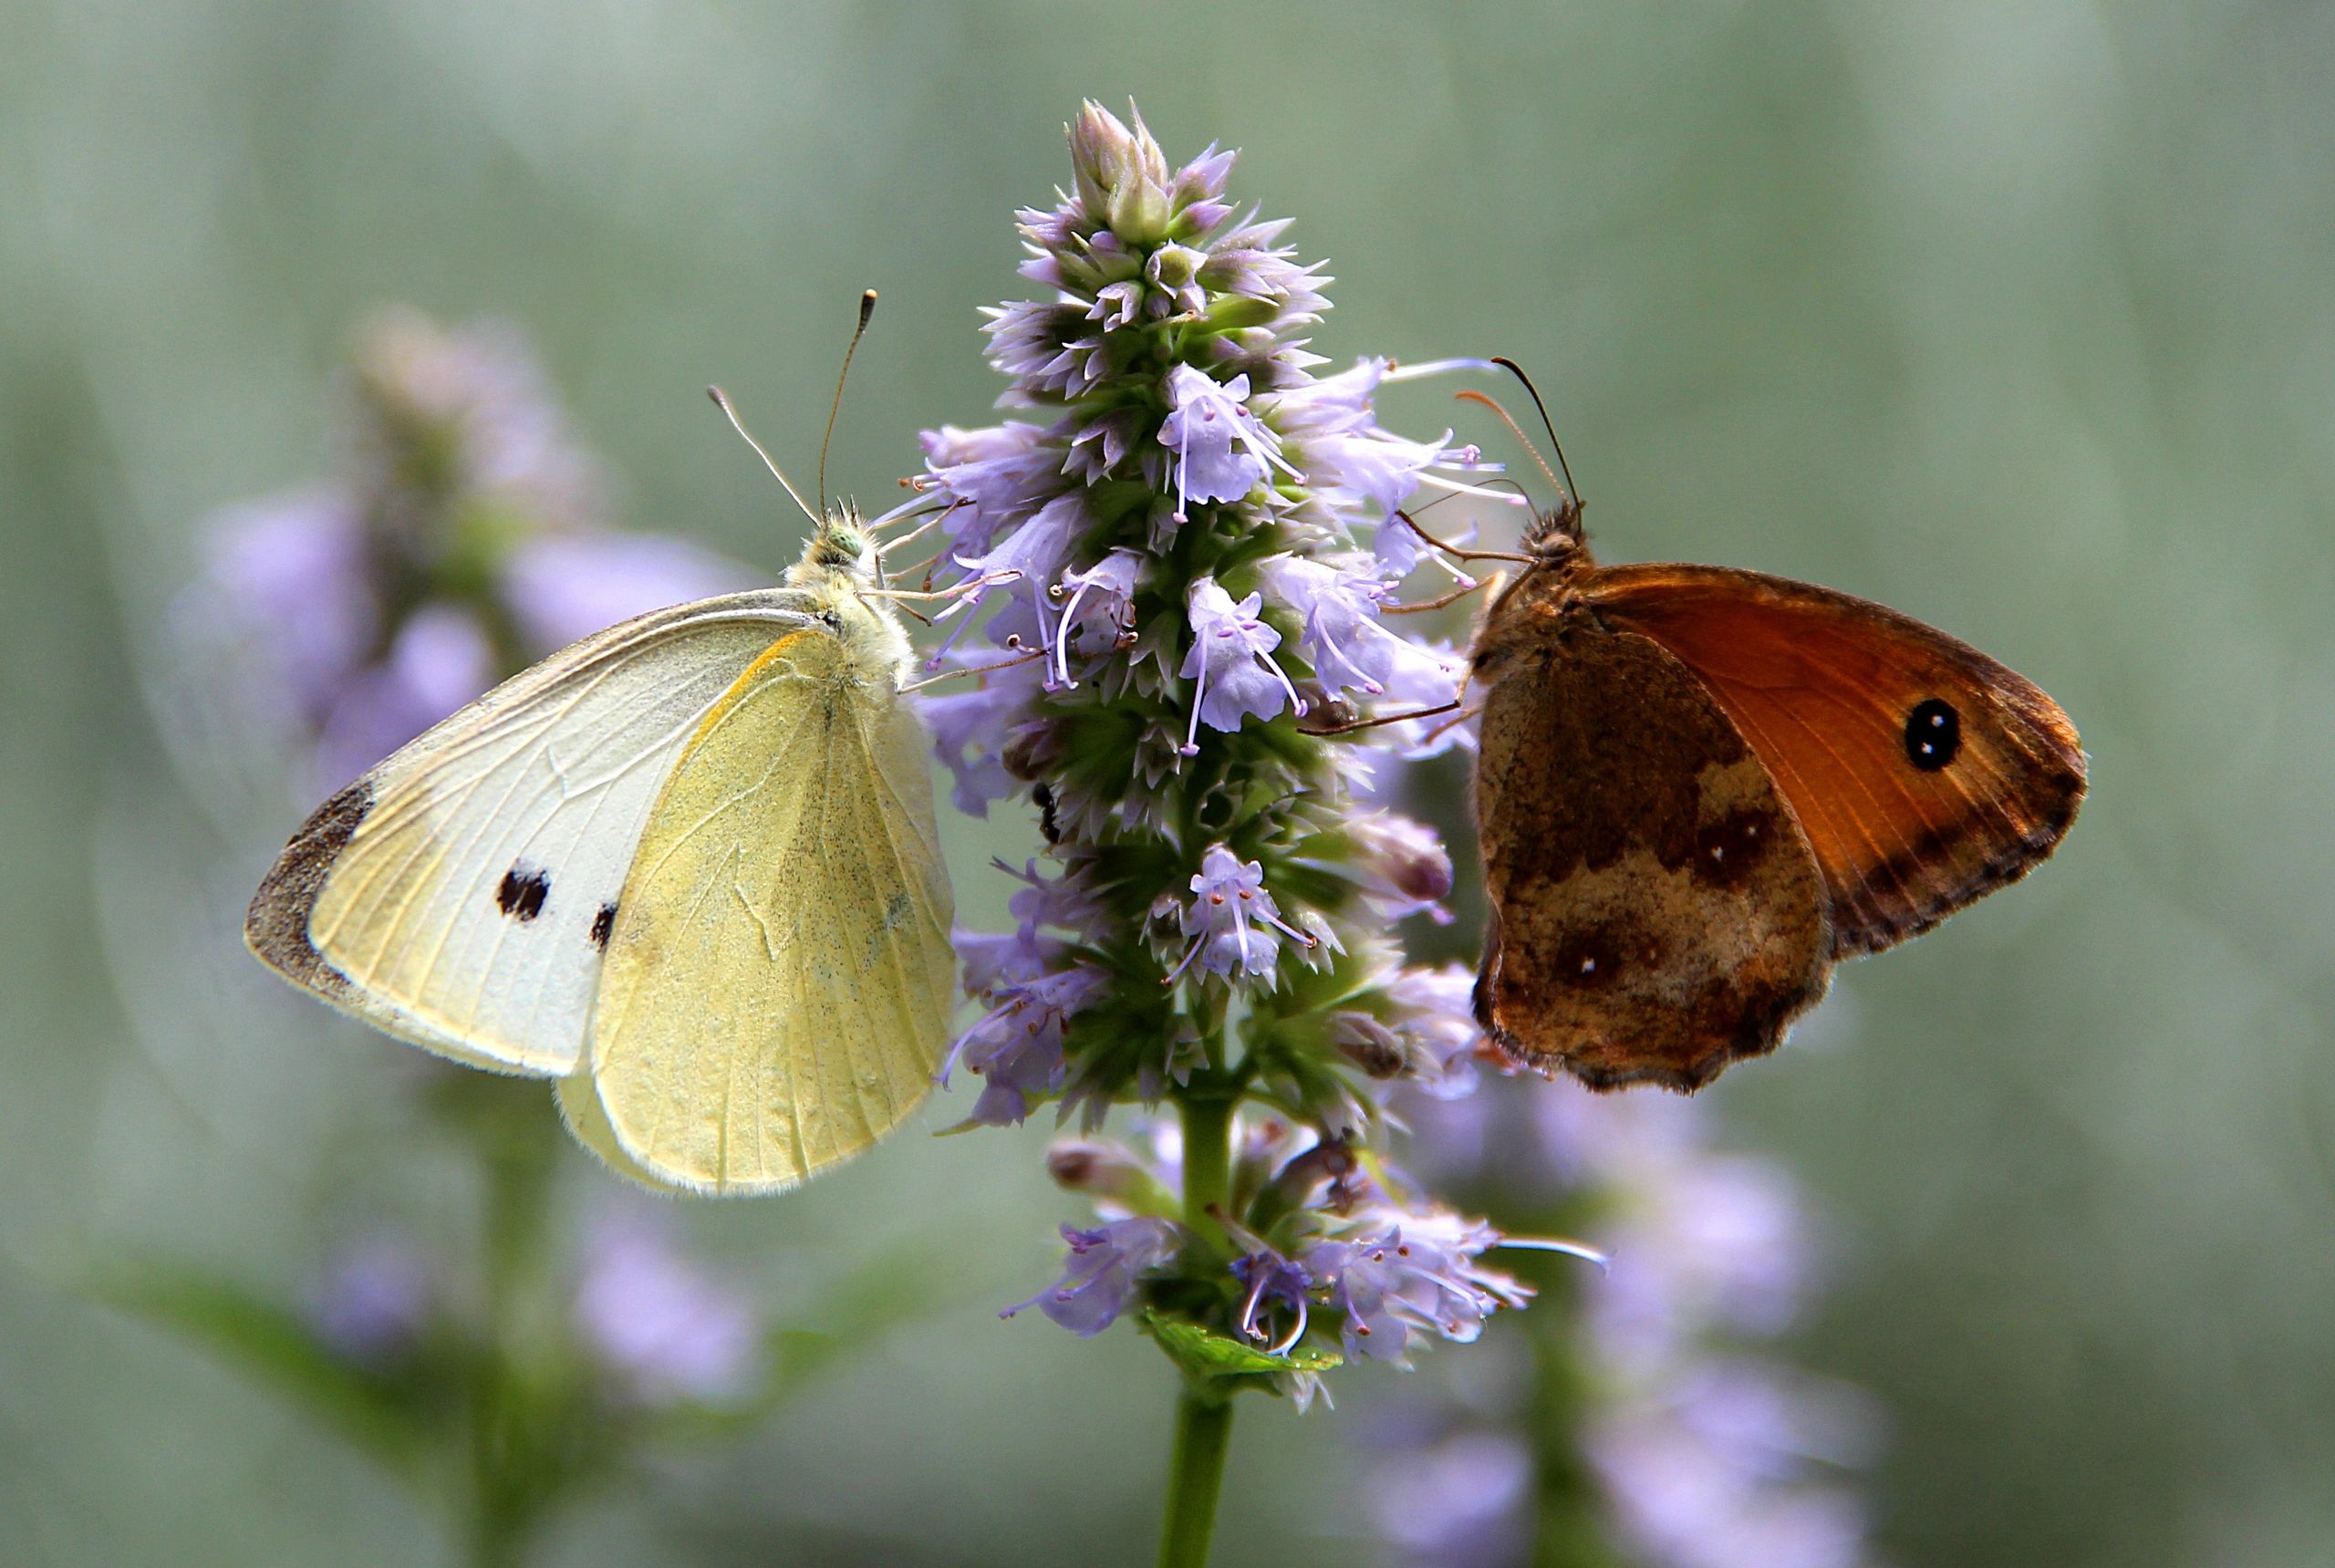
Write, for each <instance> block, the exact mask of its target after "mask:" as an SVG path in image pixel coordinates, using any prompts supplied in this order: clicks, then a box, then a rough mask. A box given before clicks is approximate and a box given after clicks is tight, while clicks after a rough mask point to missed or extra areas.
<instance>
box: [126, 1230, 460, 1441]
mask: <svg viewBox="0 0 2335 1568" xmlns="http://www.w3.org/2000/svg"><path fill="white" fill-rule="evenodd" d="M90 1294H92V1295H93V1296H95V1297H96V1298H97V1299H99V1300H100V1301H103V1302H108V1303H111V1304H112V1305H114V1306H118V1307H120V1308H122V1309H123V1310H124V1311H126V1312H130V1313H131V1314H135V1315H137V1316H139V1317H141V1318H143V1319H145V1320H146V1321H147V1322H148V1323H150V1324H155V1325H156V1326H158V1327H161V1328H165V1329H169V1330H171V1332H173V1333H175V1334H179V1335H180V1336H181V1337H182V1338H184V1339H187V1340H190V1341H192V1342H193V1343H194V1344H195V1345H200V1346H201V1347H202V1348H203V1349H204V1350H207V1351H209V1352H210V1353H211V1354H212V1355H214V1356H216V1357H217V1358H218V1359H219V1360H221V1361H223V1362H225V1363H226V1364H228V1365H229V1366H233V1367H235V1368H236V1369H237V1370H239V1371H241V1372H243V1373H244V1374H245V1375H246V1376H249V1377H250V1378H251V1379H252V1380H253V1381H254V1382H255V1383H257V1384H260V1385H261V1386H265V1387H267V1388H270V1389H273V1390H274V1391H275V1393H276V1394H278V1395H280V1396H282V1397H284V1398H285V1399H287V1400H288V1401H290V1402H291V1403H292V1404H294V1405H295V1406H297V1407H300V1408H302V1409H304V1410H306V1411H307V1412H308V1413H309V1414H310V1415H311V1416H313V1417H316V1418H317V1420H319V1421H321V1422H322V1423H324V1424H325V1425H326V1426H327V1427H329V1428H332V1429H333V1430H335V1431H337V1432H338V1433H339V1434H340V1435H341V1436H342V1437H343V1438H347V1439H348V1441H349V1442H350V1443H351V1444H353V1445H354V1446H356V1447H357V1448H358V1449H362V1450H363V1451H364V1452H366V1453H367V1454H368V1455H370V1456H371V1457H372V1458H373V1459H376V1460H377V1461H379V1463H381V1464H383V1465H385V1466H387V1467H388V1468H389V1469H393V1470H396V1471H397V1472H399V1473H400V1474H401V1475H405V1476H408V1477H417V1476H418V1475H419V1473H420V1470H421V1469H422V1466H423V1464H424V1462H425V1461H426V1459H427V1458H428V1455H429V1452H430V1449H431V1442H432V1438H433V1437H434V1435H435V1434H434V1433H433V1432H432V1431H431V1428H430V1426H429V1424H428V1422H427V1421H426V1420H425V1419H424V1417H423V1414H422V1411H421V1410H420V1408H418V1407H417V1402H416V1401H415V1400H413V1399H412V1398H410V1397H409V1395H410V1392H411V1391H410V1390H408V1389H406V1388H405V1387H403V1386H402V1385H400V1383H398V1382H396V1381H394V1380H392V1379H390V1378H388V1377H384V1376H379V1375H378V1374H375V1373H371V1372H368V1371H366V1370H364V1369H363V1368H361V1367H358V1366H352V1365H351V1364H349V1363H348V1362H347V1361H345V1360H343V1359H342V1358H341V1357H340V1356H339V1355H337V1354H336V1353H335V1351H334V1350H333V1348H332V1346H331V1345H327V1343H326V1342H325V1341H324V1340H323V1339H321V1338H319V1337H318V1336H317V1334H316V1332H315V1331H314V1330H313V1329H311V1328H310V1327H309V1326H308V1324H307V1323H306V1320H305V1319H303V1318H301V1317H300V1316H299V1315H298V1314H296V1313H293V1312H291V1311H289V1310H287V1309H286V1308H285V1307H283V1306H280V1305H278V1304H277V1303H275V1302H272V1301H269V1300H267V1299H266V1298H265V1297H263V1296H260V1295H258V1294H255V1293H253V1292H252V1291H251V1290H250V1289H248V1288H247V1287H245V1286H244V1285H241V1284H238V1283H236V1282H233V1281H232V1280H226V1279H222V1278H219V1277H217V1276H214V1275H211V1274H206V1273H203V1272H200V1271H197V1270H194V1269H192V1268H187V1267H184V1266H182V1265H179V1264H174V1263H167V1262H157V1261H154V1260H140V1261H139V1262H132V1263H128V1264H124V1265H122V1266H120V1267H118V1268H115V1269H113V1270H111V1271H110V1272H108V1273H107V1274H105V1275H104V1276H102V1277H100V1278H99V1279H98V1280H96V1281H94V1282H92V1284H91V1287H90Z"/></svg>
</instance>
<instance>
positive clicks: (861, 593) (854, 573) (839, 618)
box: [786, 502, 914, 686]
mask: <svg viewBox="0 0 2335 1568" xmlns="http://www.w3.org/2000/svg"><path fill="white" fill-rule="evenodd" d="M877 576H878V566H877V558H876V545H875V542H874V540H872V539H871V538H870V537H869V536H868V534H867V530H866V529H865V528H864V527H863V526H862V525H861V524H860V521H859V514H858V512H857V511H856V510H855V509H854V508H853V507H852V506H851V504H849V503H847V502H846V504H844V505H843V506H842V507H840V508H839V509H838V510H836V511H834V512H831V513H829V514H827V519H826V521H825V522H824V523H822V524H820V525H819V527H818V530H817V532H815V533H814V534H813V535H811V538H810V541H809V542H808V543H807V544H805V545H804V546H803V558H802V559H801V560H800V561H797V562H796V563H795V564H794V566H790V567H788V568H787V571H786V587H787V588H788V590H790V592H791V595H792V597H794V599H795V600H796V603H797V604H798V606H799V607H800V608H801V609H802V611H803V613H804V614H805V615H808V616H811V617H814V618H816V619H817V620H818V621H819V622H820V623H821V624H822V625H824V626H825V628H827V629H828V630H829V631H830V632H832V633H833V634H834V635H835V637H836V638H837V639H839V640H840V641H841V642H842V643H843V645H844V648H845V650H846V652H847V653H848V654H849V655H850V660H849V664H848V667H847V668H848V670H849V671H850V673H851V676H852V678H853V679H854V680H856V682H858V683H860V684H864V685H869V686H874V685H891V686H898V684H899V683H900V682H901V681H902V680H905V679H906V677H907V671H908V663H909V660H910V659H912V658H913V657H914V649H912V648H911V647H910V646H909V644H908V631H907V628H904V627H902V626H901V625H900V621H899V618H898V616H896V615H895V614H893V612H892V610H891V608H890V607H888V606H887V605H885V604H884V603H882V602H881V601H880V600H875V599H870V598H868V597H866V596H867V590H868V589H870V588H873V587H876V586H877Z"/></svg>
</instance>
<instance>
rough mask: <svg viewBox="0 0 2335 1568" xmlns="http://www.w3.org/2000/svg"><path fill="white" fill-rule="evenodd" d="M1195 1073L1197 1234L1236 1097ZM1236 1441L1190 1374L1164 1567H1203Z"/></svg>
mask: <svg viewBox="0 0 2335 1568" xmlns="http://www.w3.org/2000/svg"><path fill="white" fill-rule="evenodd" d="M1216 1076H1219V1075H1216V1074H1208V1075H1200V1074H1195V1075H1194V1080H1195V1081H1194V1083H1193V1085H1192V1086H1191V1088H1190V1089H1188V1090H1187V1091H1186V1093H1185V1094H1184V1096H1182V1100H1183V1114H1184V1223H1185V1224H1187V1225H1188V1226H1189V1227H1191V1229H1192V1231H1193V1232H1194V1234H1195V1235H1199V1236H1205V1235H1208V1234H1209V1233H1210V1232H1211V1231H1213V1230H1214V1226H1213V1225H1212V1224H1210V1222H1209V1210H1211V1209H1219V1208H1220V1207H1221V1206H1222V1205H1223V1202H1224V1199H1225V1196H1226V1194H1227V1193H1228V1192H1229V1191H1230V1189H1231V1183H1232V1107H1233V1104H1234V1100H1235V1098H1236V1097H1237V1091H1236V1092H1235V1093H1233V1094H1227V1093H1222V1092H1219V1085H1216V1084H1214V1083H1212V1082H1208V1081H1206V1080H1208V1079H1211V1078H1214V1077H1216ZM1231 1442H1232V1402H1231V1400H1230V1399H1228V1398H1224V1397H1221V1396H1219V1395H1216V1394H1214V1393H1212V1392H1211V1391H1210V1390H1209V1389H1208V1388H1207V1387H1206V1386H1204V1385H1203V1384H1202V1382H1201V1380H1200V1379H1199V1378H1196V1377H1191V1376H1187V1377H1186V1379H1185V1383H1184V1390H1183V1393H1182V1394H1181V1395H1180V1396H1179V1397H1178V1399H1177V1401H1176V1448H1175V1452H1174V1454H1173V1455H1172V1456H1171V1457H1170V1459H1169V1460H1168V1466H1167V1515H1166V1517H1165V1519H1164V1520H1163V1521H1161V1524H1160V1530H1159V1568H1206V1564H1207V1563H1208V1552H1209V1541H1210V1540H1211V1539H1212V1537H1213V1536H1214V1534H1215V1532H1216V1498H1217V1493H1218V1492H1219V1490H1222V1488H1223V1484H1224V1455H1225V1451H1226V1449H1229V1448H1230V1446H1231Z"/></svg>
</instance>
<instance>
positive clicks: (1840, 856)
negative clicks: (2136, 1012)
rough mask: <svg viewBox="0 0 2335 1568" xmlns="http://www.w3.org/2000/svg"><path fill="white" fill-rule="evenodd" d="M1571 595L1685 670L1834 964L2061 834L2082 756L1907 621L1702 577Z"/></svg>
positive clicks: (1832, 600)
mask: <svg viewBox="0 0 2335 1568" xmlns="http://www.w3.org/2000/svg"><path fill="white" fill-rule="evenodd" d="M1578 586H1579V588H1580V591H1581V592H1582V594H1583V597H1585V598H1586V599H1587V601H1588V604H1589V607H1590V608H1591V609H1592V610H1593V613H1594V614H1595V615H1596V617H1597V618H1598V619H1599V620H1600V621H1601V622H1603V623H1604V624H1605V625H1607V626H1609V627H1611V628H1613V629H1614V630H1617V631H1632V632H1636V633H1637V634H1639V635H1640V636H1643V637H1645V638H1646V639H1649V640H1651V641H1653V642H1654V643H1655V644H1656V645H1658V646H1659V647H1660V648H1662V649H1663V650H1664V651H1666V653H1668V654H1669V655H1670V656H1671V657H1673V658H1674V659H1677V660H1678V661H1679V662H1680V663H1681V664H1683V665H1685V666H1686V668H1687V669H1688V670H1691V671H1692V672H1693V673H1694V675H1695V676H1696V678H1697V680H1700V681H1701V682H1702V684H1703V686H1704V687H1705V688H1706V689H1707V691H1709V692H1710V694H1711V696H1712V697H1713V698H1714V699H1715V700H1716V701H1718V705H1719V707H1720V708H1721V709H1722V710H1723V711H1725V712H1726V714H1727V716H1728V719H1729V720H1730V721H1732V722H1733V723H1734V724H1735V726H1736V728H1737V729H1738V731H1739V732H1741V734H1742V736H1743V739H1744V741H1745V742H1747V743H1748V744H1749V746H1750V747H1751V749H1752V751H1753V752H1754V753H1756V754H1757V755H1758V756H1759V760H1760V761H1761V762H1762V763H1765V764H1766V766H1767V768H1768V771H1769V774H1771V775H1772V776H1773V777H1774V779H1775V782H1776V787H1777V789H1778V791H1779V792H1780V794H1782V796H1783V798H1784V801H1785V804H1786V805H1789V806H1790V809H1791V812H1792V814H1793V815H1794V816H1795V817H1796V818H1797V819H1798V821H1799V824H1800V828H1801V833H1802V834H1803V835H1804V836H1805V837H1806V838H1807V841H1808V846H1809V848H1810V850H1811V852H1812V853H1813V855H1814V856H1815V858H1816V864H1817V867H1818V869H1819V871H1820V872H1821V875H1822V877H1823V883H1824V888H1825V893H1826V897H1827V899H1828V901H1829V903H1830V905H1831V911H1830V912H1831V923H1832V950H1833V952H1834V954H1835V955H1837V956H1848V955H1850V954H1854V953H1866V952H1878V951H1880V950H1882V949H1884V948H1886V947H1890V946H1892V945H1894V943H1897V942H1899V941H1903V940H1904V939H1905V938H1907V937H1910V936H1914V935H1915V934H1917V933H1919V932H1921V931H1925V930H1927V929H1929V928H1930V927H1932V926H1934V925H1935V924H1937V922H1938V921H1940V920H1942V919H1945V918H1946V916H1947V915H1949V914H1952V913H1953V912H1954V911H1955V910H1956V909H1960V908H1961V907H1962V906H1964V905H1965V904H1967V903H1969V902H1970V901H1971V900H1972V899H1974V898H1978V897H1979V896H1980V895H1982V894H1984V893H1987V892H1988V891H1990V890H1992V889H1993V888H1998V887H2000V886H2002V885H2003V884H2004V883H2006V882H2009V881H2013V880H2016V879H2017V878H2018V877H2021V876H2023V875H2024V874H2025V873H2026V872H2027V871H2028V869H2029V867H2032V866H2034V865H2035V864H2036V863H2037V862H2038V861H2039V860H2041V859H2042V858H2043V857H2045V856H2046V855H2048V854H2050V851H2051V848H2052V846H2054V845H2056V844H2057V843H2058V842H2059V841H2060V836H2061V835H2063V834H2064V833H2066V832H2067V829H2068V826H2069V824H2070V823H2071V822H2073V821H2074V820H2075V815H2076V808H2077V806H2078V805H2079V804H2080V803H2081V801H2082V799H2083V793H2084V782H2085V780H2084V758H2083V753H2082V751H2081V748H2080V746H2079V745H2078V743H2077V741H2076V732H2075V729H2074V726H2072V725H2071V724H2070V723H2069V722H2068V716H2067V715H2066V714H2065V713H2064V712H2062V711H2060V707H2059V704H2057V703H2055V702H2053V701H2051V699H2050V698H2049V697H2047V696H2045V695H2044V694H2043V692H2042V691H2040V690H2039V689H2038V688H2037V687H2036V686H2035V685H2034V684H2033V683H2032V682H2030V681H2029V680H2025V679H2024V678H2022V677H2021V676H2019V675H2018V674H2017V673H2016V672H2014V671H2012V670H2009V669H2008V668H2006V667H2005V666H2003V665H2001V664H1998V663H1997V662H1996V661H1995V660H1993V659H1989V658H1987V656H1986V655H1985V654H1983V653H1980V652H1979V651H1978V650H1977V649H1974V648H1971V647H1969V646H1968V645H1967V644H1965V643H1961V642H1957V641H1956V640H1955V639H1953V638H1950V637H1948V636H1946V634H1945V633H1943V632H1940V631H1937V630H1935V629H1934V628H1930V627H1927V626H1925V625H1923V624H1922V623H1921V622H1920V621H1917V620H1915V619H1914V618H1912V617H1910V616H1904V615H1900V614H1898V613H1897V612H1896V611H1894V610H1892V609H1888V608H1885V607H1883V606H1881V605H1877V604H1873V603H1871V602H1869V601H1867V600H1864V599H1860V598H1855V597H1851V596H1850V595H1847V594H1840V593H1834V592H1832V591H1831V590H1830V589H1827V588H1820V587H1812V586H1811V585H1809V584H1806V583H1796V582H1791V581H1789V580H1787V579H1785V578H1782V577H1770V576H1762V575H1760V574H1759V573H1756V572H1741V571H1732V570H1728V569H1727V568H1724V567H1718V566H1674V565H1646V566H1613V567H1603V568H1591V569H1589V570H1587V571H1585V572H1583V574H1582V576H1581V577H1580V578H1579V585H1578Z"/></svg>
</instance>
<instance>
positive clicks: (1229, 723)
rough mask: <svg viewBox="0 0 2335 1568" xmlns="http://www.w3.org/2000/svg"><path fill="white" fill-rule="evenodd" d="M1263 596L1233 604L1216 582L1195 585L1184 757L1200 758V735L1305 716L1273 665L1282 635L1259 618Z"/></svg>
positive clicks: (1204, 579)
mask: <svg viewBox="0 0 2335 1568" xmlns="http://www.w3.org/2000/svg"><path fill="white" fill-rule="evenodd" d="M1264 598H1265V597H1264V595H1262V594H1261V593H1256V594H1251V595H1250V596H1249V597H1247V598H1245V599H1242V600H1241V601H1240V603H1238V604H1235V603H1234V602H1233V600H1232V596H1231V595H1230V594H1228V593H1226V592H1225V591H1224V590H1223V589H1222V588H1221V587H1218V586H1217V584H1216V582H1215V580H1214V579H1213V578H1209V577H1202V578H1200V579H1199V581H1198V582H1196V583H1194V584H1193V585H1192V592H1191V597H1190V599H1189V601H1188V611H1189V614H1190V618H1191V628H1192V650H1191V652H1190V653H1189V654H1188V655H1186V656H1185V659H1184V665H1183V668H1182V669H1181V670H1178V671H1177V673H1178V675H1180V676H1182V677H1183V678H1184V679H1185V680H1189V681H1191V682H1192V683H1193V685H1192V722H1191V725H1190V727H1189V728H1188V729H1187V730H1186V731H1185V732H1184V754H1185V755H1186V756H1188V757H1189V756H1197V755H1198V754H1199V744H1198V743H1197V742H1198V741H1199V730H1200V726H1201V725H1202V724H1206V725H1207V726H1208V727H1209V729H1211V730H1237V729H1239V728H1240V723H1241V721H1242V720H1244V719H1247V718H1249V717H1251V715H1254V716H1255V717H1257V718H1260V719H1270V718H1271V717H1273V716H1274V715H1275V714H1277V713H1279V712H1281V711H1282V709H1283V708H1284V707H1287V708H1289V709H1291V710H1292V711H1295V712H1297V713H1300V714H1302V713H1303V712H1304V711H1305V703H1304V701H1302V699H1300V698H1299V696H1298V695H1297V688H1296V687H1295V686H1293V685H1292V684H1291V683H1290V679H1289V676H1288V674H1287V673H1286V672H1285V671H1284V670H1282V667H1281V666H1280V665H1279V664H1277V663H1275V662H1274V661H1273V657H1272V653H1273V649H1276V648H1279V647H1280V646H1281V633H1279V632H1277V631H1275V630H1274V629H1273V628H1271V627H1269V626H1267V625H1266V624H1265V623H1264V622H1263V621H1261V620H1259V619H1258V618H1257V610H1258V608H1259V607H1260V606H1261V605H1262V604H1263V603H1264Z"/></svg>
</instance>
